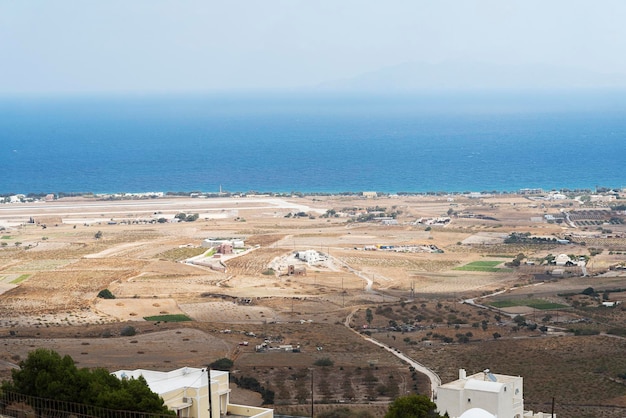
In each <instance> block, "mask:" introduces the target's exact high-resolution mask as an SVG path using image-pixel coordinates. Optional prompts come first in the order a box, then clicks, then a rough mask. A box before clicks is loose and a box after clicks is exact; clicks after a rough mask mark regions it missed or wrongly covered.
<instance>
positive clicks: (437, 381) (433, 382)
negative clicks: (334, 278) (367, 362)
mask: <svg viewBox="0 0 626 418" xmlns="http://www.w3.org/2000/svg"><path fill="white" fill-rule="evenodd" d="M358 310H359V308H356V309H353V310H352V311H351V312H350V314H349V315H348V316H347V317H346V321H345V322H344V325H345V326H346V327H348V329H350V330H351V331H352V332H354V333H355V334H357V335H358V336H360V337H361V338H363V339H364V340H365V341H367V342H370V343H372V344H374V345H377V346H379V347H382V348H384V349H385V350H387V351H389V352H390V353H391V354H393V355H394V356H396V357H398V358H399V359H400V360H402V361H404V362H405V363H408V364H409V365H410V366H412V367H413V368H414V369H415V370H416V371H418V372H420V373H422V374H424V375H426V376H427V377H428V380H429V381H430V392H431V399H434V398H435V395H436V392H437V388H438V387H439V386H441V378H440V377H439V376H438V375H437V373H435V372H434V371H432V370H431V369H429V368H428V367H426V366H424V365H423V364H421V363H418V362H417V361H415V360H413V359H412V358H411V357H409V356H407V355H406V354H404V353H402V352H401V351H399V350H398V349H395V348H393V347H390V346H388V345H387V344H384V343H381V342H380V341H378V340H376V339H374V338H372V337H370V336H367V335H364V334H361V333H360V332H358V331H356V330H355V329H353V328H352V327H351V326H350V322H352V317H353V316H354V314H355V313H356V312H357V311H358Z"/></svg>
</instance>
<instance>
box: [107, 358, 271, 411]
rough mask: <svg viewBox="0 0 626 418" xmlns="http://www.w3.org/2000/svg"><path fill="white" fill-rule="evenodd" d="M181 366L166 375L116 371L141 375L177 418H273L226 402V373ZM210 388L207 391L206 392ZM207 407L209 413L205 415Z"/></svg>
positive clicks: (130, 376)
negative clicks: (210, 417)
mask: <svg viewBox="0 0 626 418" xmlns="http://www.w3.org/2000/svg"><path fill="white" fill-rule="evenodd" d="M210 373H211V379H210V382H209V373H208V372H207V369H197V368H193V367H183V368H181V369H176V370H172V371H170V372H157V371H153V370H143V369H137V370H119V371H117V372H114V373H112V374H113V375H114V376H116V377H117V378H118V379H137V378H139V377H140V376H143V378H144V379H146V382H147V383H148V386H149V387H150V390H152V391H153V392H155V393H157V394H158V395H159V396H161V397H162V398H163V401H164V402H165V405H167V407H168V408H169V409H171V410H172V411H175V412H176V414H177V415H178V417H179V418H209V415H210V416H213V417H222V416H225V415H234V416H238V417H249V418H273V417H274V410H272V409H267V408H259V407H255V406H246V405H234V404H231V403H230V401H229V394H230V387H229V384H228V372H223V371H219V370H211V371H210ZM209 388H210V391H209ZM209 408H210V409H211V414H209Z"/></svg>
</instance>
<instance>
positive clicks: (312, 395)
mask: <svg viewBox="0 0 626 418" xmlns="http://www.w3.org/2000/svg"><path fill="white" fill-rule="evenodd" d="M311 418H313V369H311Z"/></svg>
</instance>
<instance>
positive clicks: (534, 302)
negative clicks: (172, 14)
mask: <svg viewBox="0 0 626 418" xmlns="http://www.w3.org/2000/svg"><path fill="white" fill-rule="evenodd" d="M488 305H491V306H494V307H496V308H512V307H514V306H528V307H530V308H534V309H542V310H549V309H563V308H568V306H567V305H562V304H560V303H554V302H549V301H547V300H543V299H512V300H498V301H494V302H489V303H488Z"/></svg>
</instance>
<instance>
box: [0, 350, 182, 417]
mask: <svg viewBox="0 0 626 418" xmlns="http://www.w3.org/2000/svg"><path fill="white" fill-rule="evenodd" d="M11 377H12V380H11V381H5V382H3V383H2V387H1V388H2V390H3V391H9V392H17V393H20V394H22V395H28V396H36V397H40V398H48V399H54V400H57V401H66V402H78V403H82V404H85V405H92V406H96V407H101V408H108V409H118V410H129V411H138V412H148V413H157V414H167V415H175V413H174V412H172V411H169V410H168V409H167V407H166V406H165V405H164V403H163V399H162V398H161V397H160V396H159V395H157V394H156V393H154V392H152V391H151V390H150V387H149V386H148V384H147V383H146V381H145V379H144V378H143V377H140V378H139V379H130V380H128V379H126V380H119V379H118V378H117V377H115V376H113V375H112V374H111V373H109V371H108V370H106V369H103V368H98V369H94V370H90V369H87V368H82V369H78V368H77V367H76V364H75V363H74V360H73V359H72V358H71V357H70V356H67V355H66V356H64V357H61V355H59V354H58V353H57V352H55V351H53V350H48V349H45V348H38V349H36V350H34V351H31V352H30V353H29V354H28V357H27V358H26V360H24V361H22V362H20V368H19V369H16V370H12V371H11Z"/></svg>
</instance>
